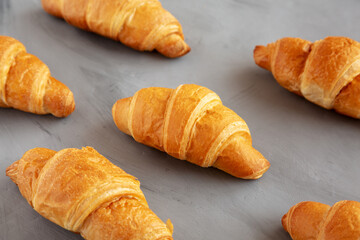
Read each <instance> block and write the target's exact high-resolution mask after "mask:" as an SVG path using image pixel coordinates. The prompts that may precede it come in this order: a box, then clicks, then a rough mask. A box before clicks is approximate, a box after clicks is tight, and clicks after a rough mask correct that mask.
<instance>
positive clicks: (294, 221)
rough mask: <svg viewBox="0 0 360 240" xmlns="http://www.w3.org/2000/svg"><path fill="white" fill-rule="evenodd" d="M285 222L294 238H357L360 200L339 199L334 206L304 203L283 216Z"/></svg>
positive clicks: (359, 223)
mask: <svg viewBox="0 0 360 240" xmlns="http://www.w3.org/2000/svg"><path fill="white" fill-rule="evenodd" d="M282 225H283V227H284V229H285V230H286V231H287V232H288V233H289V234H290V236H291V237H292V239H294V240H340V239H346V240H358V239H360V202H356V201H340V202H337V203H335V204H334V205H333V206H332V207H330V206H329V205H326V204H322V203H318V202H301V203H298V204H296V205H295V206H293V207H292V208H290V210H289V212H288V213H287V214H285V215H284V216H283V218H282Z"/></svg>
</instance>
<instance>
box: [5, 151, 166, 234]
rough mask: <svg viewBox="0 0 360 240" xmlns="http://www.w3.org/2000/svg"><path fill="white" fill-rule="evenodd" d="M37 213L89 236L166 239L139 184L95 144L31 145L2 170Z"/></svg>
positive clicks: (160, 222)
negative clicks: (79, 146) (57, 147)
mask: <svg viewBox="0 0 360 240" xmlns="http://www.w3.org/2000/svg"><path fill="white" fill-rule="evenodd" d="M6 175H7V176H9V177H10V178H11V179H12V180H13V181H14V182H15V183H16V184H17V185H18V187H19V190H20V192H21V194H22V195H23V196H24V198H25V199H26V200H27V201H28V203H29V204H30V205H31V206H32V207H33V208H34V209H35V210H36V211H37V212H38V213H40V214H41V215H42V216H43V217H45V218H47V219H49V220H50V221H52V222H54V223H56V224H58V225H60V226H62V227H63V228H65V229H67V230H70V231H73V232H77V233H80V234H81V235H82V236H83V237H84V238H85V239H89V240H102V239H103V240H111V239H113V240H115V239H127V240H172V239H173V238H172V224H171V222H170V220H168V226H167V225H165V224H164V223H163V222H162V221H161V220H160V219H159V218H158V217H157V216H156V215H155V214H154V213H153V212H152V211H151V210H150V208H149V206H148V204H147V202H146V200H145V196H144V195H143V193H142V191H141V190H140V183H139V181H138V180H136V179H135V178H134V177H133V176H131V175H129V174H127V173H125V172H124V171H123V170H122V169H120V168H118V167H117V166H115V165H113V164H112V163H110V162H109V161H108V160H107V159H106V158H105V157H103V156H102V155H100V154H99V153H98V152H97V151H96V150H95V149H93V148H91V147H86V148H83V149H81V150H80V149H74V148H68V149H64V150H61V151H59V152H56V151H53V150H50V149H46V148H34V149H32V150H29V151H28V152H26V153H25V154H24V156H23V157H22V158H21V159H20V160H18V161H16V162H14V163H13V164H12V165H11V166H10V167H8V168H7V170H6Z"/></svg>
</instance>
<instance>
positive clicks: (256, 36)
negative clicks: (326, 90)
mask: <svg viewBox="0 0 360 240" xmlns="http://www.w3.org/2000/svg"><path fill="white" fill-rule="evenodd" d="M161 3H162V5H163V6H164V8H166V9H167V10H169V11H170V12H171V13H172V14H173V15H174V16H175V17H176V18H177V19H178V20H179V22H181V24H182V27H183V30H184V35H185V36H186V41H187V43H188V44H189V45H190V46H191V48H192V50H191V52H190V53H189V54H187V55H185V56H183V57H181V58H178V59H175V60H171V59H167V58H165V57H163V56H161V55H160V54H157V53H142V52H138V51H135V50H132V49H130V48H128V47H125V46H124V45H122V44H120V43H118V42H115V41H113V40H111V39H106V38H104V37H101V36H98V35H96V34H93V33H88V32H85V31H83V30H81V29H77V28H75V27H72V26H70V25H69V24H67V23H66V22H64V21H63V20H61V19H56V18H54V17H52V16H50V15H49V14H47V13H46V12H44V10H43V9H42V7H41V4H40V1H38V0H2V1H0V9H1V10H0V33H1V34H3V35H4V34H5V35H10V36H13V37H15V38H16V39H18V40H19V41H21V42H22V43H23V44H24V45H25V46H26V48H27V50H28V51H29V52H31V53H32V54H34V55H36V56H37V57H39V58H40V59H41V60H42V61H44V62H46V64H47V65H48V66H49V68H50V69H51V73H52V75H53V76H54V77H55V78H56V79H58V80H60V81H62V82H63V83H64V84H66V85H67V86H68V87H69V88H70V89H71V90H72V91H73V93H74V96H75V101H76V110H75V111H74V112H73V113H72V114H71V115H70V116H69V117H67V118H66V119H58V118H55V117H52V116H36V115H34V114H28V113H24V112H21V111H17V110H12V109H0V192H1V194H0V233H2V234H3V236H4V237H3V236H0V239H1V240H3V239H6V240H7V239H15V240H24V239H39V240H48V239H54V240H70V239H71V240H73V239H81V237H80V236H79V235H76V234H73V233H71V232H69V231H66V230H63V229H62V228H61V227H58V226H56V225H55V224H53V223H51V222H49V221H47V220H45V219H44V218H42V217H41V216H39V215H38V214H37V213H36V212H35V211H34V210H32V208H31V207H30V206H29V205H28V203H27V202H26V201H25V200H24V199H23V197H22V196H21V194H20V193H19V191H18V188H17V187H16V186H15V184H14V183H13V182H12V181H11V180H10V179H9V178H8V177H6V176H5V169H6V167H8V166H9V165H10V164H11V163H12V162H14V161H16V160H18V159H20V158H21V156H22V155H23V154H24V152H26V151H27V150H29V149H31V148H34V147H45V148H50V149H54V150H57V151H58V150H61V149H64V148H69V147H76V148H80V147H82V146H86V145H90V146H93V147H94V148H95V149H96V150H97V151H99V152H100V153H102V154H103V155H104V156H105V157H106V158H107V159H109V160H110V161H111V162H113V163H114V164H115V165H117V166H119V167H121V168H122V169H124V170H125V171H126V172H127V173H129V174H131V175H133V176H136V177H137V178H138V179H139V180H140V182H141V183H142V184H141V189H142V191H143V192H144V194H145V196H146V199H147V201H148V203H149V206H150V208H151V209H152V210H153V211H154V212H155V213H156V214H157V215H158V216H159V217H160V218H161V219H162V220H163V221H166V219H167V218H171V221H172V222H173V224H174V239H177V240H182V239H194V240H202V239H207V240H217V239H227V240H239V239H251V240H268V239H276V240H290V237H289V235H288V233H286V232H285V231H284V229H283V227H282V225H281V218H282V216H283V215H284V214H285V213H286V212H287V211H288V210H289V208H290V207H291V206H293V205H295V204H297V203H298V202H301V201H308V200H311V201H317V202H322V203H325V204H328V205H332V204H334V203H335V202H337V201H340V200H344V199H349V200H357V201H359V200H360V199H359V196H360V189H359V188H353V187H352V186H353V184H351V183H358V182H359V181H360V176H359V168H360V159H359V145H360V137H359V136H360V122H359V120H355V119H351V118H348V117H345V116H342V115H340V114H337V113H336V112H333V111H329V110H326V109H322V108H319V107H318V106H316V105H315V104H312V103H310V102H308V101H306V100H305V99H303V98H301V97H298V96H296V95H295V94H293V93H290V92H289V91H287V90H286V89H283V88H282V87H281V86H279V84H278V83H277V82H276V81H274V78H273V76H272V75H271V73H270V72H268V71H266V70H263V69H260V68H259V67H258V66H257V65H256V64H255V63H254V61H253V56H252V53H253V49H254V47H255V45H264V44H267V43H269V42H273V41H276V40H277V39H279V38H281V37H285V36H290V37H301V38H304V39H308V40H309V41H315V40H318V39H323V38H324V37H326V36H329V35H341V36H348V37H350V38H352V39H355V40H357V41H360V32H359V30H358V27H357V26H356V23H355V22H356V20H357V19H359V18H358V16H359V10H358V9H359V7H360V2H359V1H357V0H349V1H337V0H319V1H310V0H309V1H308V0H306V1H300V0H299V1H288V0H281V1H280V0H274V1H267V0H258V1H253V0H243V1H240V0H238V1H235V0H234V1H233V0H223V1H219V0H206V1H205V0H199V1H192V0H182V1H179V0H162V1H161ZM339 9H341V10H339ZM334 14H335V15H336V17H334ZM354 19H355V20H354ZM184 83H195V84H198V85H201V86H205V87H207V88H209V89H211V90H213V91H214V92H216V93H217V94H218V95H219V96H220V98H221V100H222V102H223V103H224V105H225V106H227V107H228V108H230V109H232V110H233V111H235V112H236V113H237V114H238V115H239V116H241V118H243V119H244V120H245V121H246V123H247V125H248V126H249V129H250V132H251V136H252V139H253V146H254V147H255V148H256V149H257V150H259V152H261V153H262V154H263V155H264V157H265V158H266V159H268V160H269V161H270V162H271V167H270V169H269V171H267V172H266V174H264V176H263V177H262V178H261V179H259V180H256V181H246V180H241V179H236V178H234V177H232V176H230V175H229V174H226V173H224V172H222V171H220V170H217V169H203V168H201V167H198V166H196V165H194V164H191V163H187V162H185V161H179V160H177V159H174V158H172V157H170V156H168V155H167V154H166V153H163V152H160V151H158V150H156V149H154V148H150V147H147V146H145V145H142V144H139V143H137V142H136V141H135V140H133V138H131V137H130V136H127V135H126V134H123V133H121V132H120V131H119V130H118V129H117V127H116V126H115V124H114V123H113V120H112V115H111V107H112V105H113V104H114V102H115V101H116V100H117V99H120V98H125V97H129V96H132V95H134V93H135V92H136V91H138V90H139V89H141V88H145V87H152V86H158V87H167V88H176V87H177V86H179V85H180V84H184ZM239 236H242V237H241V238H240V237H239ZM2 238H3V239H2Z"/></svg>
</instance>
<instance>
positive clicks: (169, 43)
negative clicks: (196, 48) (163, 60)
mask: <svg viewBox="0 0 360 240" xmlns="http://www.w3.org/2000/svg"><path fill="white" fill-rule="evenodd" d="M156 50H157V51H158V52H159V53H161V54H162V55H164V56H166V57H169V58H177V57H181V56H184V55H185V54H187V53H188V52H190V51H191V48H190V47H189V45H187V44H186V42H185V41H184V39H183V37H182V36H180V35H178V34H172V35H169V36H167V37H166V38H164V39H163V40H162V41H160V43H159V44H158V46H157V47H156Z"/></svg>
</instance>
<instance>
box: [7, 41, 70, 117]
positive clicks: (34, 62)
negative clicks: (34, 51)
mask: <svg viewBox="0 0 360 240" xmlns="http://www.w3.org/2000/svg"><path fill="white" fill-rule="evenodd" d="M0 107H5V108H16V109H19V110H22V111H25V112H32V113H36V114H48V113H51V114H53V115H54V116H57V117H66V116H68V115H69V114H71V113H72V112H73V111H74V108H75V102H74V96H73V93H72V92H71V91H70V90H69V88H68V87H66V86H65V85H64V84H62V83H61V82H59V81H57V80H56V79H55V78H52V77H51V76H50V70H49V68H48V67H47V66H46V65H45V64H44V63H43V62H41V61H40V60H39V59H38V58H37V57H35V56H34V55H31V54H29V53H27V52H26V49H25V47H24V45H23V44H22V43H20V42H19V41H17V40H16V39H14V38H11V37H7V36H0Z"/></svg>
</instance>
